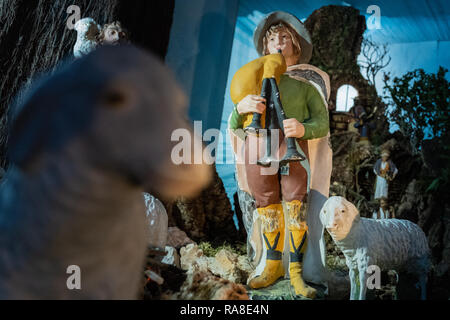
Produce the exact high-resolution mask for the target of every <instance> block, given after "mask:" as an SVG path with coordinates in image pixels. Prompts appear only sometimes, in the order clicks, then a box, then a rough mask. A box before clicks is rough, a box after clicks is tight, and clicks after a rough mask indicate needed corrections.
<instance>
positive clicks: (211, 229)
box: [166, 169, 239, 242]
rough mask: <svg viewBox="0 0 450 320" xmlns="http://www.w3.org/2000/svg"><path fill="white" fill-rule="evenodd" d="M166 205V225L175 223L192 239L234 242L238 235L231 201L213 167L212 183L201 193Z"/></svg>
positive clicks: (174, 224)
mask: <svg viewBox="0 0 450 320" xmlns="http://www.w3.org/2000/svg"><path fill="white" fill-rule="evenodd" d="M166 207H167V208H168V210H167V211H168V213H169V226H177V227H178V228H180V229H181V230H183V231H185V232H186V233H187V235H188V236H189V237H190V238H191V239H193V240H194V241H197V242H199V241H212V242H223V241H225V240H226V241H228V242H233V241H235V240H237V239H238V238H239V233H238V231H237V229H236V226H235V224H234V221H233V211H232V209H231V203H230V200H229V199H228V197H227V194H226V192H225V188H224V186H223V182H222V180H221V179H220V177H219V175H218V174H217V172H216V170H215V169H214V177H213V181H212V183H211V184H210V185H209V186H208V187H207V188H205V189H204V191H203V192H202V193H201V195H200V196H198V197H197V198H195V199H185V198H180V199H178V200H176V201H175V202H173V203H169V204H167V205H166Z"/></svg>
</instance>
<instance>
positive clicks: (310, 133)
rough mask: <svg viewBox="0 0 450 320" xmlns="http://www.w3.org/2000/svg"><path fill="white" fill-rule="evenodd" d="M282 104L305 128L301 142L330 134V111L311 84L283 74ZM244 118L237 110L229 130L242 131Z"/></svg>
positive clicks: (233, 114)
mask: <svg viewBox="0 0 450 320" xmlns="http://www.w3.org/2000/svg"><path fill="white" fill-rule="evenodd" d="M278 88H279V90H280V97H281V103H282V105H283V109H284V112H285V114H286V117H287V118H295V119H297V120H298V121H299V122H301V123H302V124H303V125H304V127H305V135H304V136H303V137H302V138H301V140H309V139H316V138H322V137H324V136H326V135H327V134H328V131H329V120H328V110H327V107H326V106H325V104H324V101H323V99H322V97H321V95H320V94H319V92H318V91H317V89H316V88H315V87H314V86H313V85H312V84H309V83H306V82H303V81H299V80H296V79H293V78H291V77H289V76H288V75H285V74H283V75H282V76H281V78H280V83H279V85H278ZM243 124H244V116H243V115H240V114H239V113H238V111H237V109H236V107H235V108H234V110H233V113H232V115H231V118H230V122H229V128H230V129H232V130H234V129H242V127H243Z"/></svg>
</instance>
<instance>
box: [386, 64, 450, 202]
mask: <svg viewBox="0 0 450 320" xmlns="http://www.w3.org/2000/svg"><path fill="white" fill-rule="evenodd" d="M447 71H448V70H447V69H444V68H443V67H439V71H438V72H437V73H436V74H427V73H425V72H424V70H423V69H417V70H414V71H411V72H408V73H406V74H405V75H404V76H403V77H401V78H394V80H393V81H392V84H390V83H389V80H390V78H389V76H388V75H385V79H384V83H385V87H384V88H385V92H387V93H388V94H389V95H388V96H386V97H385V98H387V99H388V101H389V104H390V106H391V111H389V112H388V117H389V120H390V121H392V122H394V123H395V124H397V125H398V127H399V130H400V132H401V133H402V134H403V135H404V136H405V137H408V138H409V140H410V144H411V148H412V151H413V152H414V153H415V154H421V155H422V158H423V153H422V143H423V140H424V138H425V139H427V138H428V139H430V138H432V139H433V140H435V141H436V144H435V147H434V149H433V150H432V151H433V154H432V155H431V156H432V157H434V158H435V159H436V160H437V161H436V163H439V164H440V165H439V167H438V168H433V170H434V171H435V172H436V174H435V175H434V176H433V177H431V179H430V180H429V184H428V186H427V187H426V189H425V191H426V192H430V193H435V194H438V195H445V194H446V193H447V192H448V188H449V187H450V145H449V144H450V83H449V81H448V80H447V79H445V74H446V73H447Z"/></svg>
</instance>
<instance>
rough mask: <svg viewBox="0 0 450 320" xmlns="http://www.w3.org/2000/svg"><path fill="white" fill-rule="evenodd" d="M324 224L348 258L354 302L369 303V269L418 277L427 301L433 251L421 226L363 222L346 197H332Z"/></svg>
mask: <svg viewBox="0 0 450 320" xmlns="http://www.w3.org/2000/svg"><path fill="white" fill-rule="evenodd" d="M320 220H321V221H322V223H323V225H324V226H325V228H326V229H327V230H328V233H329V234H330V235H331V237H332V238H333V240H334V242H335V243H336V245H337V247H338V248H339V249H340V250H342V252H343V253H344V255H345V259H346V264H347V266H348V268H349V277H350V282H351V290H350V300H358V299H359V300H365V297H366V290H367V279H368V277H369V275H370V274H369V273H368V272H370V269H368V267H369V266H372V265H374V266H378V267H379V268H380V270H397V271H406V272H408V273H411V274H413V275H416V276H417V278H418V280H419V282H418V285H419V286H420V289H421V298H422V299H425V296H426V283H427V274H428V270H429V266H430V264H429V255H430V251H429V248H428V243H427V238H426V236H425V234H424V232H423V231H422V229H420V227H419V226H418V225H416V224H415V223H412V222H411V221H408V220H399V219H379V220H375V219H367V218H361V217H360V215H359V212H358V209H356V207H355V206H354V205H353V204H352V203H351V202H349V201H347V200H346V199H345V198H343V197H330V198H329V199H328V200H327V201H326V202H325V204H324V206H323V207H322V210H321V212H320Z"/></svg>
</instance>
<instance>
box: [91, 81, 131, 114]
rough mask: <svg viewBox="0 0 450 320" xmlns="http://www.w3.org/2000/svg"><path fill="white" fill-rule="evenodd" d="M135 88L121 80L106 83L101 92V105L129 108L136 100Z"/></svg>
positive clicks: (111, 107)
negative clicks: (106, 85)
mask: <svg viewBox="0 0 450 320" xmlns="http://www.w3.org/2000/svg"><path fill="white" fill-rule="evenodd" d="M136 97H137V93H136V89H135V88H133V87H131V86H129V85H128V84H126V83H123V82H116V83H113V84H110V85H108V87H107V88H106V89H105V90H104V91H103V92H102V93H101V103H100V104H101V106H103V107H105V108H109V109H125V108H131V107H133V106H134V105H135V104H136V101H137V98H136Z"/></svg>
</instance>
